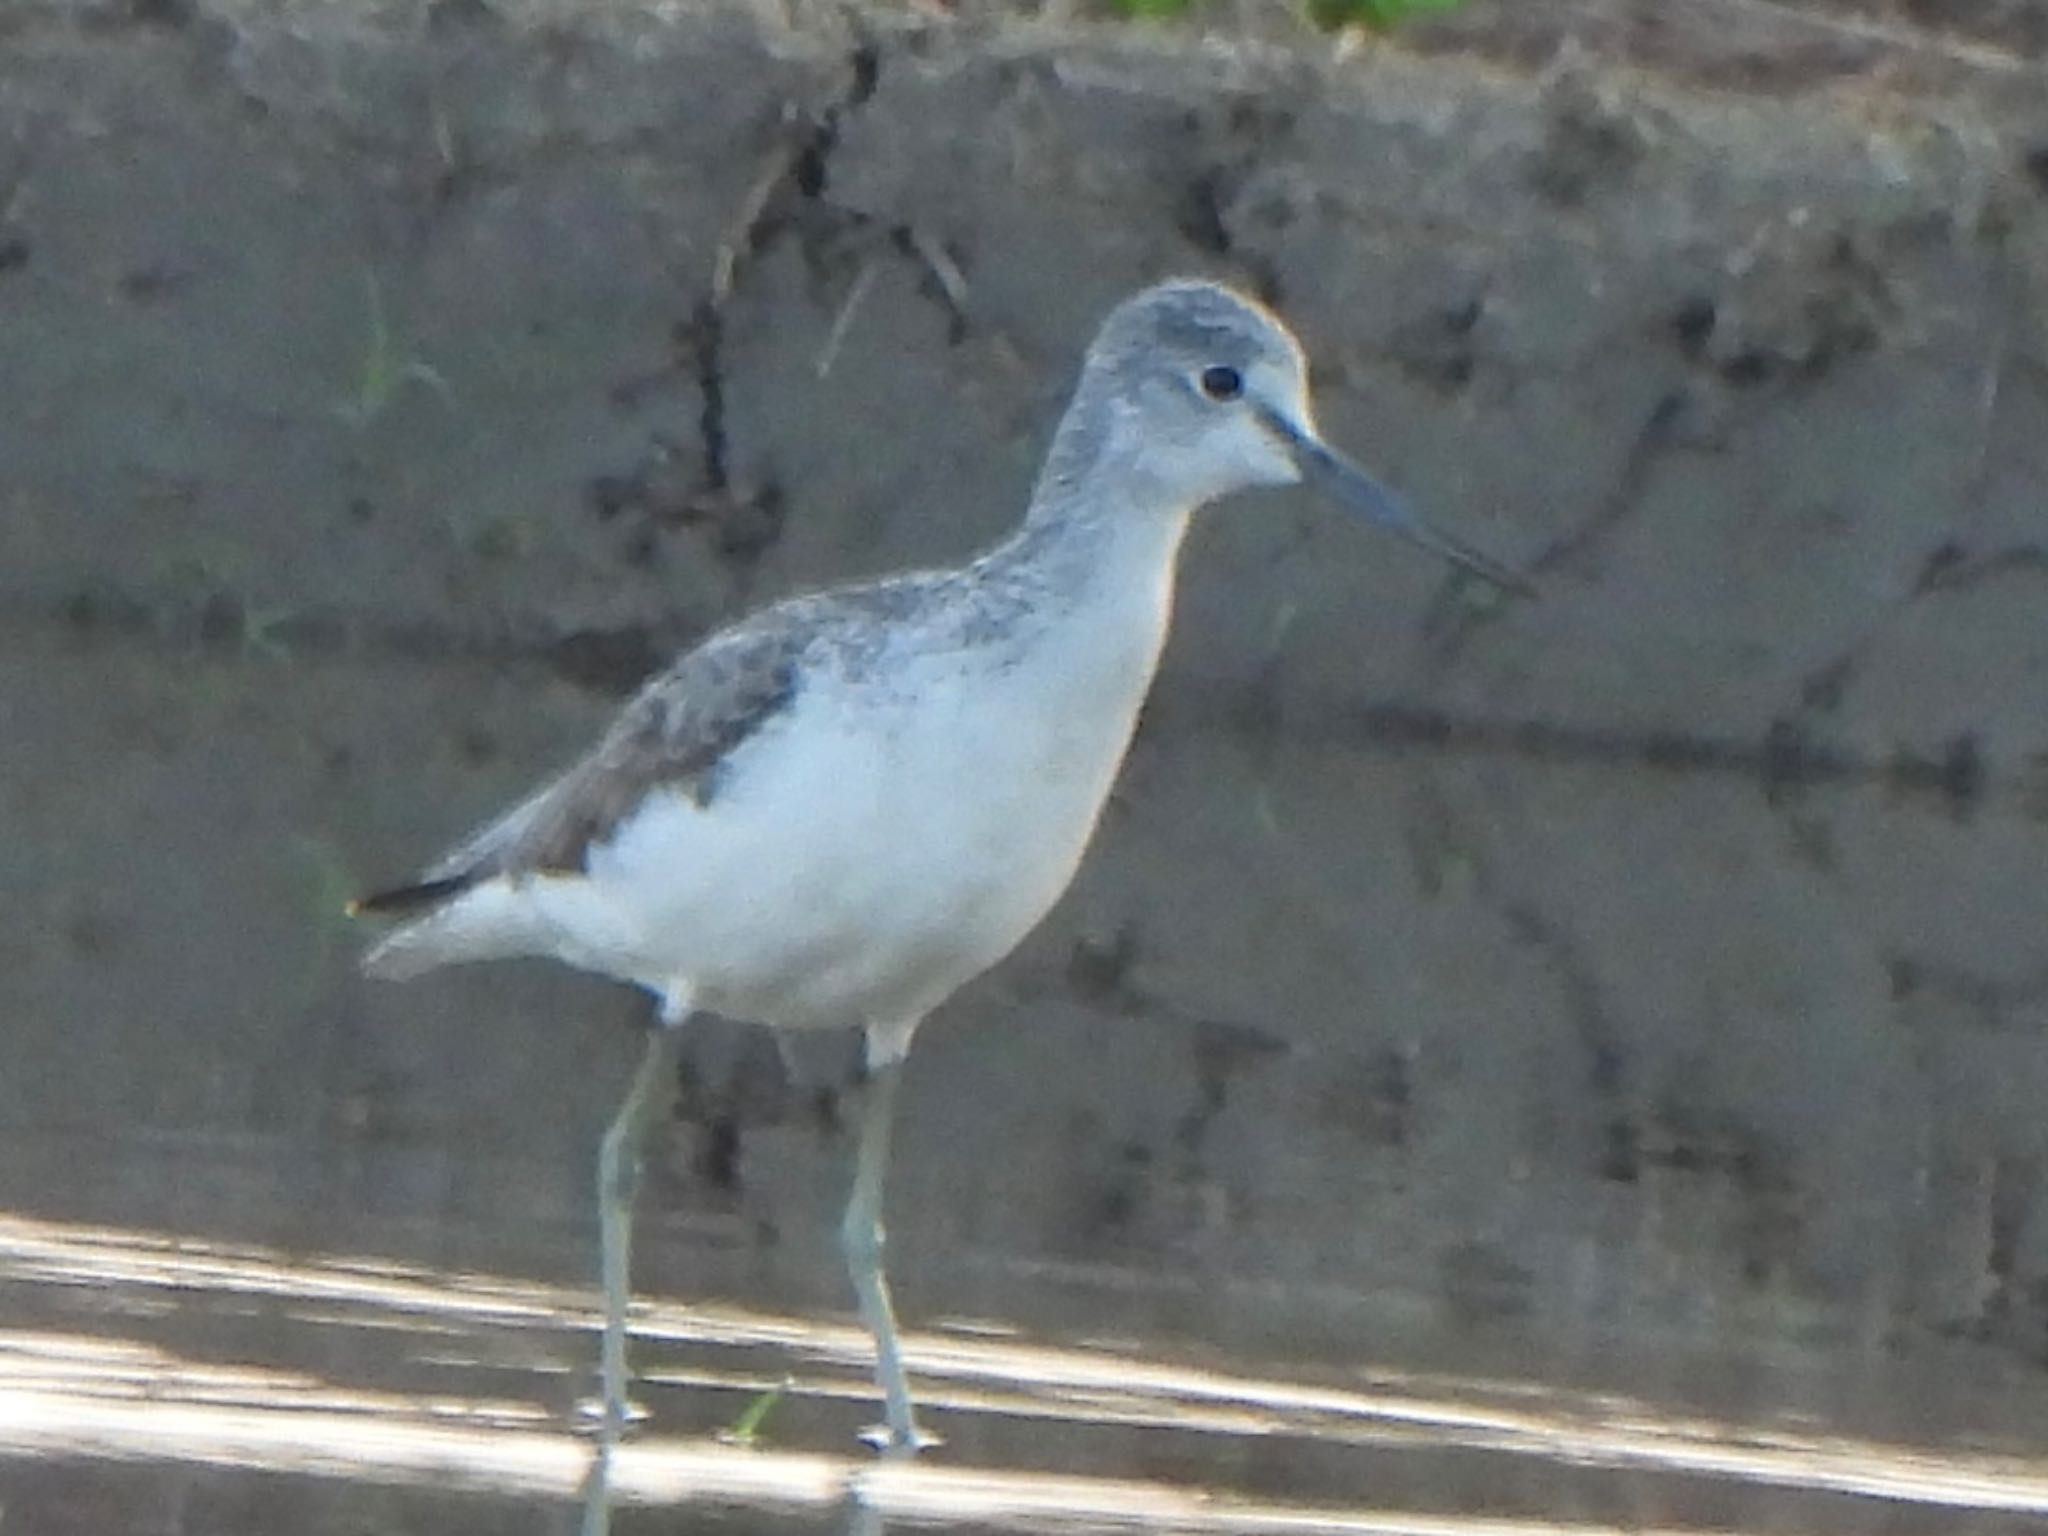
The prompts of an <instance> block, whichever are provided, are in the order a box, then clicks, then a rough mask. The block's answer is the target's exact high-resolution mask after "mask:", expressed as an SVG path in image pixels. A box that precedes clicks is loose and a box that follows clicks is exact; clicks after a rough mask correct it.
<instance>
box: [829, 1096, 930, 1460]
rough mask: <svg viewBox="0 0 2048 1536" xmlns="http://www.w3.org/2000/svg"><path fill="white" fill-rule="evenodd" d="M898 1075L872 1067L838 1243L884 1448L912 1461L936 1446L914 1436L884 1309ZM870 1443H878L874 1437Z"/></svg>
mask: <svg viewBox="0 0 2048 1536" xmlns="http://www.w3.org/2000/svg"><path fill="white" fill-rule="evenodd" d="M902 1075H903V1061H902V1058H901V1057H897V1058H896V1059H894V1060H891V1061H887V1062H884V1063H883V1064H882V1065H880V1066H878V1067H876V1068H875V1069H874V1070H873V1072H872V1074H871V1075H870V1077H869V1079H868V1085H867V1093H866V1095H865V1102H864V1103H863V1104H862V1105H861V1115H860V1154H859V1156H860V1160H859V1162H858V1163H857V1164H856V1165H855V1167H854V1174H853V1196H852V1198H851V1199H850V1200H848V1201H847V1204H846V1216H845V1219H844V1220H843V1221H841V1222H840V1225H839V1243H840V1248H841V1250H842V1251H843V1252H844V1253H845V1255H846V1270H847V1273H848V1274H849V1275H850V1276H851V1277H852V1279H853V1289H854V1294H855V1295H856V1296H858V1297H859V1298H860V1315H861V1320H862V1321H863V1322H865V1323H866V1324H867V1325H868V1332H870V1333H872V1334H873V1335H874V1336H875V1380H876V1382H877V1383H878V1384H879V1385H880V1386H881V1389H882V1402H883V1406H884V1409H885V1411H886V1413H887V1415H888V1425H887V1439H886V1441H884V1442H883V1443H884V1444H885V1445H886V1448H887V1449H888V1450H889V1451H890V1452H892V1453H894V1454H898V1455H915V1454H916V1452H917V1450H918V1448H919V1447H920V1446H926V1445H933V1444H936V1443H937V1442H936V1441H934V1440H932V1439H929V1438H927V1437H925V1436H923V1435H920V1434H919V1433H918V1428H917V1419H916V1416H915V1415H914V1414H913V1412H912V1411H911V1405H910V1384H909V1383H908V1381H906V1380H905V1379H904V1375H903V1351H902V1346H901V1345H900V1343H899V1342H898V1340H897V1337H896V1314H895V1311H894V1309H893V1308H891V1306H890V1305H889V1281H888V1278H887V1277H886V1276H885V1275H884V1274H883V1273H882V1250H883V1243H884V1237H883V1231H882V1183H883V1177H884V1175H885V1174H886V1173H887V1171H888V1167H889V1132H890V1128H891V1125H892V1122H893V1120H894V1111H895V1103H896V1087H897V1083H898V1082H899V1081H900V1080H901V1078H902ZM871 1438H876V1439H880V1433H879V1431H877V1432H875V1433H873V1434H871Z"/></svg>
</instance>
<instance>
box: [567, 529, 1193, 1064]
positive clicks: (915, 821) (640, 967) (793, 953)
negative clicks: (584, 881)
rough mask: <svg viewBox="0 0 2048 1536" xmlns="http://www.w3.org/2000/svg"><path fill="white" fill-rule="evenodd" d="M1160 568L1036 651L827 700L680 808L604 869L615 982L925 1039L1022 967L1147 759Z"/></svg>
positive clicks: (961, 660) (634, 827) (745, 751)
mask: <svg viewBox="0 0 2048 1536" xmlns="http://www.w3.org/2000/svg"><path fill="white" fill-rule="evenodd" d="M1152 567H1153V568H1152V569H1151V570H1148V571H1145V572H1143V573H1142V575H1141V576H1140V579H1137V580H1135V581H1134V580H1131V579H1130V577H1131V574H1132V573H1129V572H1109V571H1104V572H1101V573H1099V574H1100V575H1101V576H1102V577H1103V578H1105V579H1104V580H1102V581H1101V582H1099V583H1097V584H1095V588H1096V591H1097V593H1098V594H1099V596H1098V597H1097V599H1096V600H1095V601H1091V602H1089V603H1087V604H1085V605H1082V606H1079V607H1077V608H1074V609H1072V610H1070V611H1068V612H1066V613H1064V614H1063V615H1061V617H1060V619H1059V620H1058V622H1056V623H1053V624H1050V625H1047V626H1044V627H1041V628H1039V629H1037V630H1036V631H1034V632H1031V633H1029V634H1024V635H1020V636H1019V637H1018V638H1017V640H1016V643H1014V644H987V643H982V644H977V645H972V646H966V647H958V648H952V647H948V648H938V649H925V648H921V647H919V646H917V645H916V644H909V643H907V644H906V645H905V646H904V647H902V648H901V649H900V650H899V651H898V652H897V653H896V654H894V655H892V656H891V657H890V658H889V664H888V665H887V666H886V667H881V668H876V669H875V670H874V672H873V673H871V674H869V675H867V676H864V677H862V676H857V677H854V678H851V679H840V678H834V677H830V676H827V677H821V678H815V679H812V680H810V681H809V682H808V683H807V685H806V687H805V689H804V691H803V693H802V694H801V695H800V697H799V698H798V700H797V702H796V704H795V706H794V707H793V708H792V710H791V711H790V713H789V714H788V716H786V717H785V718H784V719H783V720H782V721H780V722H777V723H776V724H775V725H773V726H771V727H770V728H768V729H767V730H764V731H763V732H762V733H761V735H760V736H758V737H756V738H755V739H754V740H752V741H750V742H748V743H747V744H746V745H745V746H743V747H742V748H741V749H740V750H739V751H738V752H736V753H735V754H734V756H733V758H732V759H731V760H730V762H729V764H728V768H727V771H726V772H725V773H724V774H723V775H722V776H721V780H720V789H719V792H718V794H717V795H716V796H715V797H714V798H713V800H712V801H711V803H710V805H709V806H707V807H703V808H699V807H698V806H696V805H695V804H694V803H692V802H691V801H689V800H688V799H686V798H684V797H682V796H680V795H661V796H658V797H657V798H656V799H654V800H653V801H651V802H650V803H649V805H648V806H647V808H646V809H645V810H643V811H642V812H641V813H640V814H639V815H637V816H635V817H634V818H632V819H631V820H630V821H629V822H627V823H626V824H625V825H623V826H622V828H621V830H620V832H619V834H618V836H617V837H616V838H614V839H613V841H612V842H611V843H610V844H609V845H607V846H605V847H603V848H601V849H597V850H594V851H593V855H592V860H591V866H590V883H591V885H592V886H593V887H594V888H595V892H596V893H599V894H602V895H603V896H604V898H605V904H606V906H607V908H609V909H611V910H614V911H616V912H617V913H618V914H619V918H620V921H619V924H618V926H619V929H620V932H621V935H622V936H623V935H625V934H630V935H632V938H631V941H630V942H631V947H632V948H633V949H635V950H636V951H638V953H636V954H634V955H633V956H632V957H631V958H630V961H629V962H628V963H622V964H618V965H612V966H606V967H604V968H606V969H615V970H618V971H620V972H621V973H623V974H629V975H633V976H634V977H635V979H638V980H642V981H644V982H646V983H647V984H649V985H655V986H659V985H661V984H663V982H664V981H667V980H673V979H685V980H687V981H688V982H689V983H690V984H691V986H692V988H693V989H694V994H695V997H696V999H697V1001H698V1003H699V1005H700V1006H703V1007H707V1008H711V1009H715V1010H717V1011H719V1012H721V1013H727V1014H730V1015H733V1016H735V1017H740V1018H749V1019H754V1020H757V1021H759V1022H763V1023H769V1024H778V1025H784V1026H793V1027H823V1026H845V1025H851V1024H860V1023H867V1022H871V1021H877V1022H896V1021H902V1020H914V1019H916V1018H919V1017H921V1016H922V1015H923V1014H924V1013H926V1012H928V1011H929V1010H930V1009H931V1008H932V1007H934V1006H935V1005H936V1004H937V1003H938V1002H939V1001H941V1000H942V999H943V998H945V997H946V996H947V995H948V994H950V993H951V992H952V991H954V990H955V989H956V988H958V987H959V986H960V985H961V984H962V983H964V982H965V981H967V980H969V979H970V978H972V977H973V976H975V975H977V974H978V973H979V972H981V971H983V970H985V969H987V968H988V967H989V966H991V965H993V964H994V963H995V962H996V961H998V960H1000V959H1001V958H1002V957H1003V956H1004V955H1006V954H1008V953H1009V951H1010V950H1011V949H1013V948H1014V947H1015V946H1016V945H1017V944H1018V943H1019V942H1020V941H1021V940H1022V939H1023V938H1024V936H1025V935H1026V934H1027V933H1029V932H1030V931H1031V929H1032V928H1033V927H1034V926H1035V925H1036V924H1037V923H1038V921H1039V920H1040V919H1041V918H1042V917H1043V916H1044V915H1045V913H1046V912H1047V911H1048V910H1049V909H1050V908H1051V906H1052V904H1053V903H1054V902H1055V901H1056V900H1058V898H1059V896H1060V894H1061V893H1062V892H1063V891H1064V890H1065V889H1066V887H1067V885H1068V883H1069V882H1070V881H1071V880H1072V878H1073V875H1074V871H1075V868H1076V867H1077V865H1078V864H1079V862H1080V859H1081V856H1082V853H1083V851H1084V850H1085V849H1086V847H1087V843H1088V840H1089V837H1090V835H1091V834H1092V832H1093V831H1094V828H1095V823H1096V820H1097V818H1098V817H1099V815H1100V813H1101V809H1102V805H1103V803H1104V801H1105V799H1106V798H1107V796H1108V793H1109V789H1110V786H1111V784H1112V782H1113V781H1114V779H1115V776H1116V772H1117V769H1118V767H1119V765H1120V764H1121V762H1122V759H1123V755H1124V750H1125V748H1126V747H1127V746H1128V745H1129V742H1130V737H1131V731H1132V729H1133V727H1134V725H1135V723H1136V719H1137V713H1138V709H1139V706H1140V705H1141V704H1142V702H1143V700H1144V695H1145V691H1146V688H1147V687H1148V686H1149V684H1150V681H1151V677H1152V673H1153V671H1154V669H1155V667H1156V665H1157V661H1158V656H1159V650H1160V646H1161V644H1162V642H1163V640H1164V637H1165V633H1166V625H1167V620H1168V614H1169V609H1170V604H1171V590H1172V589H1171V579H1172V569H1171V550H1170V549H1169V550H1168V551H1167V552H1166V556H1165V558H1164V559H1162V560H1156V561H1154V562H1152ZM1117 577H1122V578H1123V579H1120V580H1119V579H1116V578H1117ZM1145 578H1149V579H1145ZM907 638H908V639H913V640H914V638H915V637H914V636H910V637H907ZM620 958H621V960H622V961H624V960H625V959H626V957H623V956H622V957H620Z"/></svg>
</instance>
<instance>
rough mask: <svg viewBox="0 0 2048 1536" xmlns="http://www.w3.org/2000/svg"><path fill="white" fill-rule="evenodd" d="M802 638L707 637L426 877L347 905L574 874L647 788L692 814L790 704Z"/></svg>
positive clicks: (435, 898) (760, 633) (387, 903)
mask: <svg viewBox="0 0 2048 1536" xmlns="http://www.w3.org/2000/svg"><path fill="white" fill-rule="evenodd" d="M803 644H804V636H803V635H802V634H801V633H798V632H796V631H794V630H792V629H791V628H789V627H787V626H776V625H763V624H747V625H742V626H740V627H739V628H736V629H731V630H727V631H726V632H724V633H723V634H720V635H715V636H713V637H712V638H711V639H710V640H707V641H706V642H705V643H704V644H703V645H701V646H699V647H697V649H695V650H693V651H690V652H688V653H686V654H685V655H684V656H683V657H682V659H681V660H679V661H677V662H676V664H675V665H674V666H672V667H670V668H669V669H668V670H667V671H666V672H663V673H661V674H660V675H659V676H657V677H655V678H654V679H653V680H651V681H650V682H649V683H647V685H646V686H645V687H643V688H642V689H641V690H640V692H639V693H638V694H636V695H635V696H634V697H633V699H632V701H631V702H630V703H628V704H627V705H626V707H625V709H624V710H622V711H621V712H620V714H619V717H618V718H617V719H616V720H615V721H614V722H613V723H612V726H611V729H610V730H608V731H607V732H606V733H605V735H604V739H603V740H602V741H600V742H599V743H598V745H597V748H596V750H594V751H593V752H592V753H591V754H590V755H589V756H588V757H586V758H584V759H583V760H582V761H581V762H579V763H577V764H576V765H575V766H574V767H573V768H571V769H570V770H569V771H568V772H567V773H565V774H563V775H562V776H561V777H560V778H559V779H556V780H555V781H554V782H553V783H552V784H550V785H548V786H547V787H546V788H545V789H543V790H541V791H540V792H539V793H538V794H536V795H534V796H533V797H532V798H531V799H529V800H526V801H525V802H523V803H522V804H520V805H519V806H518V807H517V808H515V809H514V810H512V811H511V812H510V813H509V814H507V815H505V816H503V817H501V818H500V819H498V820H497V821H495V822H493V823H491V824H490V825H489V826H487V827H486V828H484V830H483V831H481V832H479V833H477V834H476V835H475V836H474V837H472V838H470V839H469V840H468V841H467V842H465V843H463V844H462V845H461V846H459V847H458V848H456V849H455V851H454V852H452V853H450V854H449V855H448V856H447V857H445V858H443V859H442V860H440V861H439V862H438V863H436V864H435V865H433V867H431V868H430V869H428V870H427V871H426V872H425V873H424V874H423V875H422V876H421V877H420V879H419V880H417V881H415V882H413V883H411V884H408V885H403V886H399V887H396V888H394V889H392V890H388V891H381V892H378V893H377V894H376V895H373V896H366V897H364V898H363V899H362V900H360V901H357V902H354V903H351V905H350V908H349V910H350V911H351V912H360V913H403V912H407V911H411V910H414V909H416V908H419V907H424V906H431V905H433V904H434V903H436V902H439V901H443V900H446V899H447V898H448V897H450V896H453V895H456V894H458V893H459V892H461V891H463V890H466V889H468V888H469V887H470V886H472V885H475V884H476V883H477V882H479V881H482V880H488V879H492V878H494V877H495V876H498V875H508V874H514V875H516V874H534V873H543V872H548V873H566V872H573V871H577V870H581V869H582V868H583V867H584V861H585V859H586V857H587V855H588V853H589V850H590V847H591V845H592V844H593V843H601V842H603V841H604V840H605V839H606V838H608V837H610V836H611V834H612V833H613V832H614V831H615V830H616V829H617V828H618V825H619V823H620V822H621V821H623V820H624V819H625V818H626V817H627V816H629V815H630V814H631V813H632V812H633V811H634V810H635V809H636V808H637V807H638V806H639V804H640V803H641V801H642V800H643V799H644V798H645V797H646V795H647V794H648V792H649V791H650V790H653V789H655V788H657V787H659V788H666V789H672V790H677V791H680V792H681V793H683V794H686V795H688V796H690V798H691V799H693V800H695V801H696V802H697V803H698V804H699V805H709V804H710V803H711V801H712V799H713V797H714V796H715V795H716V794H717V792H718V783H719V778H720V774H721V772H722V770H723V768H724V766H725V763H726V759H727V758H728V757H729V756H730V755H731V753H732V752H733V750H734V749H735V748H736V747H738V746H739V745H740V744H741V743H742V742H744V741H745V740H746V739H747V738H748V737H750V736H752V735H753V734H754V732H756V731H757V730H759V729H760V728H761V727H762V726H763V725H765V724H766V723H767V722H768V721H770V720H772V719H774V718H775V717H776V716H777V715H778V714H780V713H781V712H782V711H783V710H784V709H785V708H787V707H788V705H789V703H790V701H791V700H792V699H793V698H794V697H795V696H796V692H797V685H798V662H799V660H800V657H801V653H802V650H803Z"/></svg>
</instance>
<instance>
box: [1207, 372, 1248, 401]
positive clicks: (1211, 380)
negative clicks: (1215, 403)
mask: <svg viewBox="0 0 2048 1536" xmlns="http://www.w3.org/2000/svg"><path fill="white" fill-rule="evenodd" d="M1202 393H1203V394H1205V395H1207V396H1208V397H1209V398H1210V399H1211V400H1235V399H1236V398H1237V397H1238V396H1239V395H1241V394H1243V393H1244V375H1243V374H1241V373H1239V372H1238V371H1237V370H1236V369H1235V368H1232V367H1231V366H1230V365H1229V364H1227V363H1211V364H1210V365H1209V366H1208V367H1207V368H1204V369H1203V370H1202Z"/></svg>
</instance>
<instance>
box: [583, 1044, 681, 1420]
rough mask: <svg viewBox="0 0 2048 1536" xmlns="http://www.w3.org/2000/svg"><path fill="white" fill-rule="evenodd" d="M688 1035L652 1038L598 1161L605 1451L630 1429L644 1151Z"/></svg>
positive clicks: (663, 1107)
mask: <svg viewBox="0 0 2048 1536" xmlns="http://www.w3.org/2000/svg"><path fill="white" fill-rule="evenodd" d="M681 1035H682V1031H681V1030H680V1029H678V1028H676V1027H674V1025H672V1024H670V1023H668V1022H666V1021H664V1022H662V1023H660V1024H657V1025H656V1026H655V1027H654V1028H653V1030H651V1031H650V1032H649V1034H648V1037H647V1049H646V1051H645V1053H644V1054H643V1055H642V1056H641V1058H640V1067H639V1070H638V1071H637V1072H635V1073H634V1074H633V1086H632V1087H631V1088H629V1089H627V1090H626V1097H625V1101H624V1102H623V1103H621V1104H620V1105H619V1112H618V1113H617V1114H616V1115H614V1116H613V1117H612V1123H611V1126H610V1128H609V1129H607V1130H606V1131H605V1133H604V1143H603V1145H602V1146H601V1147H600V1149H599V1151H598V1159H597V1208H598V1244H599V1249H598V1252H599V1270H600V1273H601V1274H602V1276H603V1279H604V1350H603V1355H602V1361H603V1367H602V1370H601V1373H600V1375H601V1380H602V1382H603V1388H604V1423H603V1442H602V1444H603V1447H604V1448H605V1449H607V1450H608V1449H609V1447H610V1445H611V1442H612V1441H614V1440H616V1439H617V1438H618V1436H619V1434H620V1432H621V1431H622V1430H623V1429H624V1428H625V1425H626V1414H627V1407H626V1307H627V1304H628V1302H629V1301H630V1300H631V1290H632V1262H633V1200H634V1197H635V1196H636V1195H637V1194H638V1193H639V1190H640V1153H641V1147H642V1144H643V1143H644V1142H645V1141H646V1139H647V1129H648V1126H649V1125H651V1124H652V1123H653V1121H654V1120H655V1118H656V1117H657V1116H658V1115H659V1114H661V1113H662V1112H663V1111H664V1110H666V1109H667V1107H668V1104H669V1102H670V1096H671V1094H672V1093H673V1091H674V1086H675V1062H676V1048H677V1044H678V1041H679V1040H680V1038H681Z"/></svg>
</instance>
